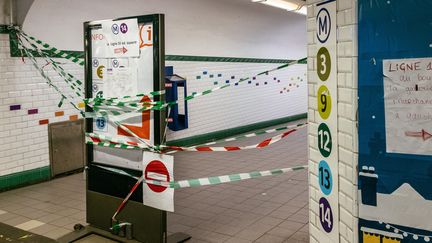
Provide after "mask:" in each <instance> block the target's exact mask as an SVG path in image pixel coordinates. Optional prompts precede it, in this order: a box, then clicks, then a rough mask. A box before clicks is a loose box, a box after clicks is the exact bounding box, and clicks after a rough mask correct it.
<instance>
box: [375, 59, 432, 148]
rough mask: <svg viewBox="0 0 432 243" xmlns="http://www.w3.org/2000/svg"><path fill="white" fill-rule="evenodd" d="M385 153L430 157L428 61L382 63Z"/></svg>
mask: <svg viewBox="0 0 432 243" xmlns="http://www.w3.org/2000/svg"><path fill="white" fill-rule="evenodd" d="M383 69H384V101H385V125H386V141H387V142H386V145H387V152H388V153H403V154H419V155H432V126H431V124H432V58H416V59H393V60H383Z"/></svg>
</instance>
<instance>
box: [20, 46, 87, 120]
mask: <svg viewBox="0 0 432 243" xmlns="http://www.w3.org/2000/svg"><path fill="white" fill-rule="evenodd" d="M18 43H19V45H21V47H22V48H23V50H24V52H25V53H26V55H27V56H28V57H29V59H30V60H31V62H32V63H33V66H34V67H35V68H36V70H38V71H39V73H40V74H41V76H42V77H43V78H44V79H45V80H46V83H47V84H48V85H49V86H51V87H53V88H54V90H55V91H57V93H58V94H59V95H60V96H61V97H62V99H61V101H60V102H59V106H61V104H62V103H63V101H64V100H67V101H69V103H70V104H71V105H72V106H73V107H74V108H75V109H76V110H78V111H79V112H80V113H81V114H82V115H84V113H83V111H81V110H80V109H79V108H78V107H77V106H76V105H75V103H74V102H72V101H70V100H69V99H68V98H67V96H65V95H64V94H63V93H62V92H61V91H60V89H59V88H58V87H57V86H56V85H54V83H53V82H52V80H51V79H50V78H49V77H48V76H47V75H46V74H45V72H44V71H43V69H42V68H40V67H39V66H38V63H37V61H36V59H35V57H34V56H33V54H32V53H31V52H30V51H28V50H27V48H25V46H24V44H23V43H22V41H21V39H18ZM71 98H73V97H71Z"/></svg>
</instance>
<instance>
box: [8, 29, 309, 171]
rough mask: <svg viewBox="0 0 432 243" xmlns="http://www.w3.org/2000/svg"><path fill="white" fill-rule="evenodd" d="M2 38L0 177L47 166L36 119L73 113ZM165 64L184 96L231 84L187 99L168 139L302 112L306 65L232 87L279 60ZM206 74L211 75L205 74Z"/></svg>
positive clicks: (44, 138) (43, 129) (74, 68)
mask: <svg viewBox="0 0 432 243" xmlns="http://www.w3.org/2000/svg"><path fill="white" fill-rule="evenodd" d="M8 37H9V36H8V35H7V34H0V63H1V65H0V176H2V175H7V174H11V173H16V172H21V171H25V170H29V169H33V168H38V167H43V166H47V165H49V156H48V129H47V125H39V121H40V120H44V119H49V122H50V123H52V122H58V121H64V120H69V116H70V115H75V114H78V112H77V111H75V110H74V109H73V108H72V106H71V105H69V104H67V102H64V105H63V106H62V107H61V108H59V107H57V104H58V102H59V101H60V97H59V95H58V94H57V93H56V92H55V91H54V90H53V89H51V88H50V87H49V86H48V85H47V84H46V83H45V81H44V79H43V78H41V76H40V74H39V73H38V72H37V71H36V69H34V68H33V66H32V64H31V61H30V60H29V59H28V58H25V63H23V62H22V59H21V58H11V57H10V48H9V38H8ZM37 60H38V62H39V63H40V65H41V66H43V65H44V64H45V63H46V62H45V61H44V60H43V59H42V58H37ZM56 60H57V61H59V62H62V63H64V64H63V65H62V66H63V67H64V68H65V69H66V70H67V71H68V72H70V73H72V74H73V75H75V76H76V77H77V78H79V79H81V80H83V68H82V67H80V66H78V65H77V64H74V63H71V62H69V61H67V60H64V59H56ZM166 65H172V66H174V72H175V73H176V74H179V75H181V76H183V77H185V78H186V79H187V80H188V81H187V82H188V92H189V94H191V93H192V92H201V91H204V90H206V89H210V88H214V87H217V86H220V85H224V84H226V80H229V82H230V83H231V84H232V85H233V87H230V88H227V89H224V90H221V91H218V92H216V93H212V94H209V95H206V96H204V97H198V98H196V99H194V100H191V101H190V102H189V112H190V113H189V128H188V129H186V130H183V131H179V132H169V133H168V137H167V139H168V140H175V139H179V138H185V137H190V136H194V135H199V134H204V133H209V132H213V131H218V130H223V129H228V128H234V127H239V126H243V125H247V124H252V123H257V122H261V121H267V120H272V119H277V118H281V117H286V116H291V115H297V114H301V113H306V111H307V104H306V82H307V81H306V65H295V66H292V67H290V68H287V69H282V70H279V71H276V72H274V73H270V74H269V75H264V76H262V77H261V78H256V80H252V82H251V83H250V84H249V83H248V82H244V83H242V84H240V85H238V86H234V82H235V81H237V80H239V79H240V78H244V77H249V76H253V75H256V74H257V73H259V72H262V71H265V70H268V69H271V68H274V67H277V66H279V65H281V64H259V63H227V62H225V63H222V62H186V61H184V62H179V61H170V62H167V63H166ZM46 70H49V71H48V74H49V76H50V77H51V78H52V80H53V81H54V83H55V84H56V85H58V86H59V87H60V88H61V89H62V90H64V91H66V90H68V87H67V86H66V84H65V83H64V82H63V81H62V79H61V78H60V77H59V76H58V75H57V74H56V73H55V72H54V71H53V70H52V69H51V68H50V67H46ZM205 71H206V72H207V74H206V75H205V74H204V72H205ZM218 74H220V75H218ZM210 75H214V77H213V78H210ZM198 76H200V78H198ZM218 76H220V77H218ZM232 77H234V78H232ZM274 78H276V80H274ZM278 80H280V82H278ZM215 82H218V83H217V84H215ZM265 82H267V84H265ZM257 83H258V84H259V85H258V86H257V85H256V84H257ZM289 84H291V86H289ZM297 85H299V87H297ZM288 90H289V91H288ZM281 91H282V93H280V92H281ZM75 103H78V100H77V101H76V102H75ZM11 105H21V109H20V110H17V111H10V106H11ZM29 109H38V114H33V115H29V114H28V110H29ZM57 111H64V115H63V116H60V117H56V116H55V112H57Z"/></svg>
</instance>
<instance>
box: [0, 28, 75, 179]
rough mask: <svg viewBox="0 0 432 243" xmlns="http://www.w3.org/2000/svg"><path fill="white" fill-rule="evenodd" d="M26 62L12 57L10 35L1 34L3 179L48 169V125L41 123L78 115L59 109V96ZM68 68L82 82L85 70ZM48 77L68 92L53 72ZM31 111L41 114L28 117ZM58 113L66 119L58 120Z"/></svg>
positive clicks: (0, 173) (65, 107)
mask: <svg viewBox="0 0 432 243" xmlns="http://www.w3.org/2000/svg"><path fill="white" fill-rule="evenodd" d="M58 61H63V60H58ZM24 62H25V63H23V61H22V59H21V58H11V57H10V48H9V35H7V34H0V176H3V175H7V174H12V173H16V172H21V171H25V170H30V169H34V168H39V167H43V166H47V165H48V164H49V155H48V132H47V125H39V121H40V120H44V119H49V122H51V123H52V122H58V121H63V120H68V119H69V116H70V115H75V114H77V112H76V111H75V110H73V109H72V107H71V106H70V105H69V104H66V103H65V104H64V105H63V106H62V107H60V108H59V107H58V106H57V105H58V103H59V101H60V98H59V97H60V96H59V95H58V94H57V93H56V92H55V91H54V90H53V89H51V88H50V87H49V86H48V85H47V84H46V83H45V81H44V79H43V78H41V76H40V74H39V73H38V72H37V71H36V70H35V69H34V68H33V66H32V63H31V61H30V60H29V59H27V58H25V59H24ZM39 62H40V63H41V65H44V64H45V62H42V60H39ZM65 68H66V69H67V70H68V71H69V72H70V73H71V74H73V75H76V76H77V77H78V78H82V75H83V72H82V68H80V67H78V66H77V65H75V64H69V63H67V64H65ZM49 74H50V76H52V77H53V79H52V81H53V82H54V83H55V84H57V85H59V86H60V87H61V88H62V89H64V90H66V86H65V85H64V82H60V78H59V77H58V76H54V75H53V74H54V72H53V71H50V72H49ZM11 105H21V109H20V110H15V111H11V110H10V106H11ZM31 109H38V113H37V114H32V115H29V114H28V111H29V110H31ZM57 111H63V112H64V115H63V116H57V117H56V116H55V112H57Z"/></svg>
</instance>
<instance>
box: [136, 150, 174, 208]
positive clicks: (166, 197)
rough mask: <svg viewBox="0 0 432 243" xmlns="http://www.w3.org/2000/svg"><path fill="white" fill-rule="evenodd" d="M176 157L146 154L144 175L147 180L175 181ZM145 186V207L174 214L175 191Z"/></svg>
mask: <svg viewBox="0 0 432 243" xmlns="http://www.w3.org/2000/svg"><path fill="white" fill-rule="evenodd" d="M173 164H174V157H173V156H169V155H164V154H156V153H151V152H144V154H143V173H144V179H146V180H158V181H161V182H170V181H173V180H174V173H173V170H174V169H173V167H174V166H173ZM144 184H145V185H144V186H143V203H144V205H147V206H150V207H154V208H158V209H160V210H165V211H170V212H174V189H172V188H168V187H164V186H158V185H152V184H146V183H145V182H144Z"/></svg>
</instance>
